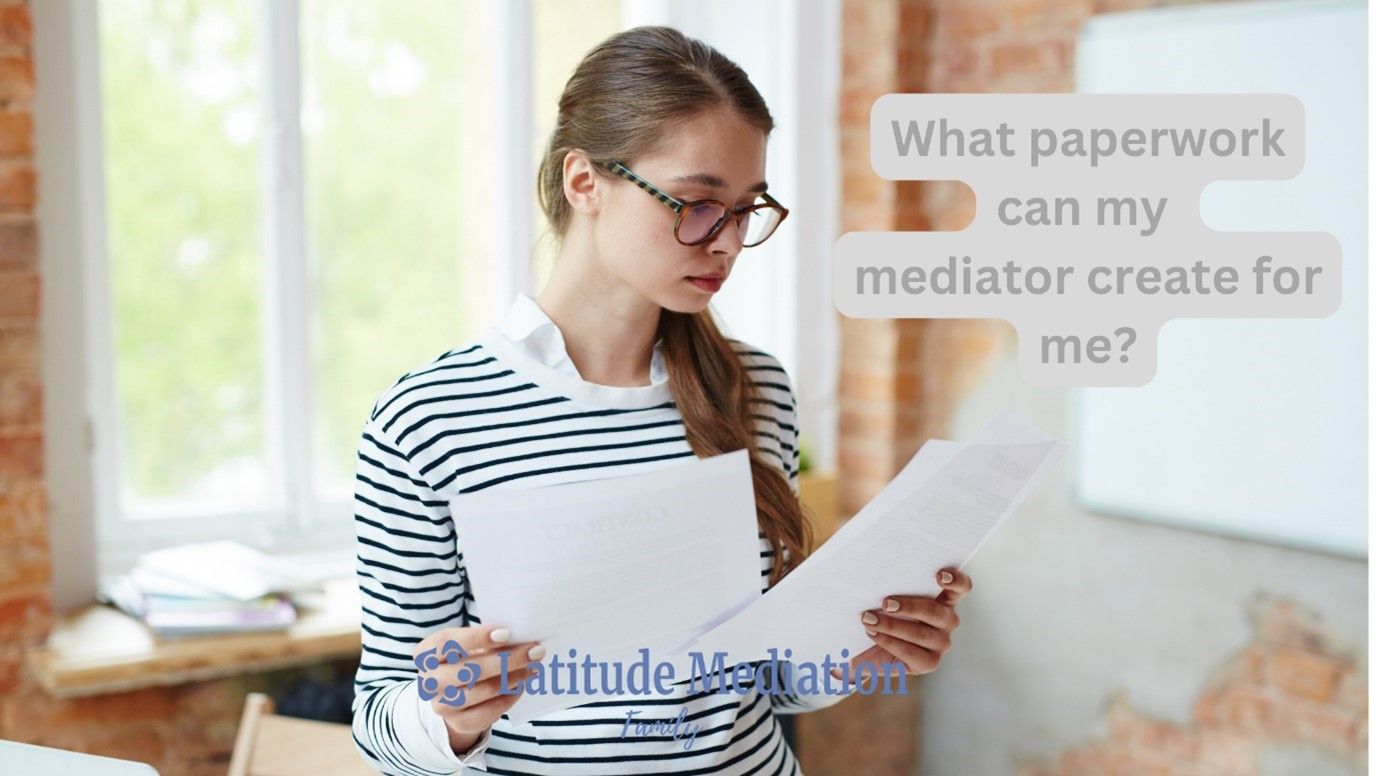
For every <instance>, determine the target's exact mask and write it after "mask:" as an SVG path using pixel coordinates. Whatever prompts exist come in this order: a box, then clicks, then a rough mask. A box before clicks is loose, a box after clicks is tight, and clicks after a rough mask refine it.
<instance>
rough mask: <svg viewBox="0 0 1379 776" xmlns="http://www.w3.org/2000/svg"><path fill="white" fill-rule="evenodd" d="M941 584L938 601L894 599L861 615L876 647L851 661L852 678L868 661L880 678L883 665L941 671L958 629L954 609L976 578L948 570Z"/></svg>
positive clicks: (910, 597) (935, 598)
mask: <svg viewBox="0 0 1379 776" xmlns="http://www.w3.org/2000/svg"><path fill="white" fill-rule="evenodd" d="M945 579H946V580H947V581H945ZM938 583H939V586H940V587H942V588H943V590H942V591H940V592H939V594H938V595H936V596H918V595H891V596H887V597H886V598H885V600H883V601H882V602H881V606H879V607H877V608H876V609H869V610H867V611H865V612H863V613H862V615H861V617H862V627H863V628H865V629H866V631H867V635H868V636H871V638H872V641H875V642H876V646H873V647H871V648H870V649H868V650H867V651H865V652H863V653H862V654H860V655H858V656H857V657H855V658H853V659H852V660H851V661H849V667H850V668H851V669H852V670H851V671H850V673H852V674H853V675H854V676H855V675H856V666H857V664H858V663H867V662H871V663H876V664H878V665H877V669H878V675H884V674H885V671H883V670H881V669H882V666H881V665H880V663H883V662H891V663H895V662H900V663H904V664H905V668H906V671H905V673H907V674H912V675H913V674H927V673H929V672H931V671H933V670H934V669H936V668H938V664H939V660H940V659H941V658H942V657H943V653H944V652H947V651H948V647H949V646H951V644H952V633H953V630H954V629H956V628H957V627H958V613H957V612H956V611H954V609H953V606H954V605H955V604H956V603H957V602H958V599H960V598H962V597H963V596H965V595H967V594H968V593H969V592H971V590H972V578H971V577H969V576H967V575H966V574H964V573H962V572H961V571H959V570H958V569H956V568H952V567H948V568H944V569H940V570H939V572H938ZM834 675H835V676H838V674H834ZM839 678H841V677H839Z"/></svg>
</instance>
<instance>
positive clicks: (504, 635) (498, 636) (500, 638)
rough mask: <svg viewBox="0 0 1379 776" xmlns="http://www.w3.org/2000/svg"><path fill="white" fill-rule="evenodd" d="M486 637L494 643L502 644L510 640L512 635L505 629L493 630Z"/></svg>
mask: <svg viewBox="0 0 1379 776" xmlns="http://www.w3.org/2000/svg"><path fill="white" fill-rule="evenodd" d="M488 637H489V638H490V639H492V640H493V641H494V642H496V643H498V644H502V643H503V642H504V641H507V640H508V639H510V638H512V633H510V632H509V631H508V629H507V628H495V629H494V630H493V632H491V633H489V634H488Z"/></svg>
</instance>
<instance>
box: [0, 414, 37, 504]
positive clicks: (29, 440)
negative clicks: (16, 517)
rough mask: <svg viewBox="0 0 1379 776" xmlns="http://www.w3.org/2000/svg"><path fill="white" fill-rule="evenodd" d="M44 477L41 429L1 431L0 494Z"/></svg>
mask: <svg viewBox="0 0 1379 776" xmlns="http://www.w3.org/2000/svg"><path fill="white" fill-rule="evenodd" d="M42 477H43V431H42V429H41V428H29V429H21V430H8V431H0V493H3V492H5V490H7V489H8V488H9V487H12V486H14V485H16V484H18V483H20V482H27V481H33V480H38V479H41V478H42Z"/></svg>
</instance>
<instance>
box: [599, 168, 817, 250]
mask: <svg viewBox="0 0 1379 776" xmlns="http://www.w3.org/2000/svg"><path fill="white" fill-rule="evenodd" d="M605 166H606V167H607V168H608V169H610V170H612V171H613V172H615V173H617V174H619V175H621V176H622V177H624V178H626V179H628V180H630V181H632V182H633V183H635V184H637V185H638V186H640V187H641V188H642V189H643V190H645V191H646V193H648V194H650V195H651V196H653V197H655V198H656V199H659V200H660V201H661V202H663V203H665V206H666V207H668V208H670V209H671V210H674V211H675V239H676V240H678V241H679V242H680V244H681V245H700V244H702V243H705V242H708V241H709V240H712V239H713V237H714V235H716V234H718V231H719V230H720V229H722V228H723V225H724V224H726V223H727V222H728V216H729V215H731V216H732V217H733V220H734V221H735V222H736V224H737V236H738V239H740V240H741V241H742V247H743V248H750V247H752V246H753V245H761V244H762V243H764V242H766V238H767V237H770V236H771V234H772V233H773V232H775V231H776V227H778V226H780V222H781V221H784V220H785V217H786V216H787V215H789V214H790V211H789V210H788V209H787V208H786V207H784V206H783V205H781V203H779V202H777V201H776V200H775V198H774V197H772V196H771V195H770V194H767V193H766V192H764V191H763V192H762V193H761V199H763V200H765V201H764V202H762V201H757V202H753V203H752V204H750V205H744V206H742V207H736V208H729V207H728V206H727V205H726V204H724V203H722V202H719V201H718V200H716V199H696V200H694V201H693V202H683V201H681V200H679V199H676V198H675V197H672V196H670V195H669V194H667V193H665V192H664V191H661V190H660V189H658V188H656V187H655V186H652V185H651V184H650V183H649V182H647V181H646V180H645V179H644V178H642V177H641V176H639V175H637V174H636V173H635V172H632V171H631V170H629V169H628V168H627V167H626V166H625V165H623V163H622V162H608V163H607V165H605Z"/></svg>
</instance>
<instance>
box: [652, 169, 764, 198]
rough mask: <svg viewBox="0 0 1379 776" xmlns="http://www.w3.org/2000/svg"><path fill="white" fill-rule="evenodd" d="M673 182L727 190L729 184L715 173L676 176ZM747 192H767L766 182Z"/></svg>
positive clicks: (759, 183)
mask: <svg viewBox="0 0 1379 776" xmlns="http://www.w3.org/2000/svg"><path fill="white" fill-rule="evenodd" d="M671 182H672V183H697V184H699V185H700V186H708V187H709V188H711V189H726V188H728V182H727V181H725V180H723V179H722V178H720V177H718V176H717V175H714V174H713V173H708V172H697V173H694V174H693V175H677V176H675V177H674V178H671ZM747 190H748V191H751V192H758V193H760V192H764V191H766V181H760V182H758V183H757V184H756V185H755V186H752V187H751V188H750V189H747Z"/></svg>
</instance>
